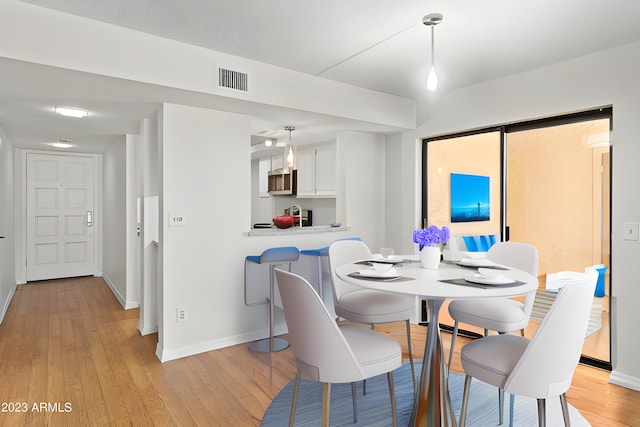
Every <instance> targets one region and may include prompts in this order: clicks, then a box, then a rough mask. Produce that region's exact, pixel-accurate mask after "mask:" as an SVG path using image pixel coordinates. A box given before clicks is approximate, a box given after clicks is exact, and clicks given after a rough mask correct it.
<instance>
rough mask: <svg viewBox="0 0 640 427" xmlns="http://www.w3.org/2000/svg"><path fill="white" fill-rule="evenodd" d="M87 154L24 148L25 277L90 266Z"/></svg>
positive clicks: (84, 270) (90, 162)
mask: <svg viewBox="0 0 640 427" xmlns="http://www.w3.org/2000/svg"><path fill="white" fill-rule="evenodd" d="M94 171H95V161H94V159H93V158H92V157H81V156H65V155H53V154H51V155H50V154H36V153H29V154H27V281H31V280H45V279H54V278H60V277H74V276H87V275H91V274H93V272H94V254H93V238H94V232H93V222H94V200H93V198H94V194H93V193H94V191H93V188H94Z"/></svg>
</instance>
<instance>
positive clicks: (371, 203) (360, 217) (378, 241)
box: [336, 132, 386, 252]
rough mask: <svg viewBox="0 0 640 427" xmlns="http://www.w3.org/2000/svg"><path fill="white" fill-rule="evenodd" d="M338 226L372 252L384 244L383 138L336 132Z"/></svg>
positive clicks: (368, 134)
mask: <svg viewBox="0 0 640 427" xmlns="http://www.w3.org/2000/svg"><path fill="white" fill-rule="evenodd" d="M336 161H337V163H338V168H337V195H338V197H337V199H336V217H337V220H338V222H341V223H342V224H345V225H348V226H350V227H351V231H352V233H353V234H354V235H356V236H360V237H361V238H362V240H363V241H365V242H366V243H367V245H369V247H370V249H371V251H372V252H378V251H379V250H380V248H381V247H386V246H385V245H386V242H385V218H386V211H385V188H386V180H385V176H386V172H385V137H384V136H382V135H376V134H371V133H365V132H340V133H339V134H338V136H337V138H336Z"/></svg>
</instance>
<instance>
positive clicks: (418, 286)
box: [336, 261, 538, 299]
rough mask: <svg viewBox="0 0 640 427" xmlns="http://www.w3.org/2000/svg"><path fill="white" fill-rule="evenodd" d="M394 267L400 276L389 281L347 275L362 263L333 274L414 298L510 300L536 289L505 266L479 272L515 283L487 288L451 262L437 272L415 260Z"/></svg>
mask: <svg viewBox="0 0 640 427" xmlns="http://www.w3.org/2000/svg"><path fill="white" fill-rule="evenodd" d="M394 267H395V269H396V274H397V275H400V276H402V277H401V278H398V279H394V280H389V279H376V278H365V277H363V278H358V277H353V275H351V276H350V274H352V273H355V272H358V271H361V270H366V269H370V268H371V267H369V266H368V265H365V264H363V263H362V262H356V263H350V264H345V265H341V266H338V267H337V268H336V274H337V275H338V277H340V278H341V279H342V280H344V281H345V282H347V283H350V284H354V285H357V286H360V287H364V288H369V289H377V290H381V291H388V292H398V293H403V294H409V295H416V296H418V297H422V298H425V299H447V298H458V299H459V298H482V297H510V296H516V295H522V294H525V293H527V292H530V291H533V290H535V289H537V288H538V279H537V278H536V277H534V276H532V275H531V274H529V273H526V272H524V271H522V270H518V269H514V268H509V267H506V266H503V267H505V269H500V270H496V269H480V271H482V272H486V273H487V274H496V275H498V274H499V275H501V276H506V277H508V278H510V279H514V280H516V281H517V283H515V284H514V283H511V284H506V285H488V284H476V283H471V282H467V281H465V280H464V278H465V277H470V276H473V275H474V273H477V272H478V269H475V268H469V267H462V266H459V265H457V264H455V263H452V262H441V263H440V267H439V268H438V269H437V270H429V269H425V268H422V267H421V266H420V262H416V261H409V262H402V263H400V264H396V265H395V266H394ZM456 279H457V281H458V283H456V284H453V283H446V282H443V280H456Z"/></svg>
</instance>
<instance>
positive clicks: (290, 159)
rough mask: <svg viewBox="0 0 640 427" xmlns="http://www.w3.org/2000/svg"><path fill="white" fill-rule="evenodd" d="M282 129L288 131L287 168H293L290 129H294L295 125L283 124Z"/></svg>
mask: <svg viewBox="0 0 640 427" xmlns="http://www.w3.org/2000/svg"><path fill="white" fill-rule="evenodd" d="M284 130H288V131H289V154H288V155H287V163H288V164H289V169H293V149H292V148H291V131H292V130H296V128H295V126H285V127H284Z"/></svg>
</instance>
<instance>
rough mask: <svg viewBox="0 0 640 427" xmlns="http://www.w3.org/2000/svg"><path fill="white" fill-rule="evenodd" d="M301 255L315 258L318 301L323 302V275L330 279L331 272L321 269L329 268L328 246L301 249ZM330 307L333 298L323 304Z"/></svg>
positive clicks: (350, 238)
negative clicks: (316, 262) (316, 261)
mask: <svg viewBox="0 0 640 427" xmlns="http://www.w3.org/2000/svg"><path fill="white" fill-rule="evenodd" d="M338 240H362V239H360V237H345V238H344V239H338ZM300 254H301V255H306V256H310V257H316V258H317V259H318V295H319V296H320V299H321V300H322V301H323V302H325V301H324V296H323V293H324V292H323V287H324V286H323V285H324V280H323V277H324V276H325V275H328V276H329V277H331V272H330V271H325V269H324V268H323V266H324V265H326V266H327V268H328V266H329V261H328V260H329V246H325V247H324V248H320V249H303V250H301V251H300ZM329 304H330V305H331V307H333V297H332V298H331V299H330V301H326V302H325V306H327V305H329ZM327 308H329V307H327ZM332 311H333V309H332V308H331V309H330V310H329V312H332Z"/></svg>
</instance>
